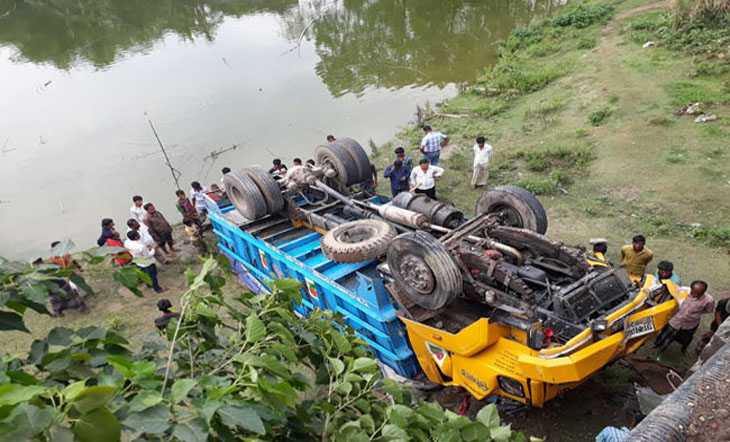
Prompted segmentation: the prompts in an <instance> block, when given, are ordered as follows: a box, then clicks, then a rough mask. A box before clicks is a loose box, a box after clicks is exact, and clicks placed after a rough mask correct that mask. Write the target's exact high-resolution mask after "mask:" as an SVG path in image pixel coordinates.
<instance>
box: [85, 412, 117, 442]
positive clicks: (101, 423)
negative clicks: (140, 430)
mask: <svg viewBox="0 0 730 442" xmlns="http://www.w3.org/2000/svg"><path fill="white" fill-rule="evenodd" d="M73 433H74V436H76V439H77V440H78V441H79V442H101V441H104V442H114V441H118V440H119V438H120V437H121V435H122V431H121V428H120V427H119V420H117V417H116V416H114V415H113V414H111V413H110V412H109V411H108V410H106V409H105V408H99V409H98V410H95V411H92V412H91V413H88V414H83V415H82V416H81V418H79V420H78V421H76V423H75V424H74V426H73Z"/></svg>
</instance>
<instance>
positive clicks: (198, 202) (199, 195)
mask: <svg viewBox="0 0 730 442" xmlns="http://www.w3.org/2000/svg"><path fill="white" fill-rule="evenodd" d="M207 193H208V188H207V187H205V186H203V185H201V186H200V192H198V191H197V190H195V189H193V188H191V189H190V197H191V198H193V199H194V200H195V209H196V210H203V209H205V199H204V198H205V194H207Z"/></svg>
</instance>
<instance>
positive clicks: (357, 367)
mask: <svg viewBox="0 0 730 442" xmlns="http://www.w3.org/2000/svg"><path fill="white" fill-rule="evenodd" d="M352 369H353V370H354V371H360V372H363V373H368V372H374V371H375V370H377V369H378V361H376V360H375V359H372V358H357V359H355V362H354V364H353V366H352Z"/></svg>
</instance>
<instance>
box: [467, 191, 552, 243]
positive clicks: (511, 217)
mask: <svg viewBox="0 0 730 442" xmlns="http://www.w3.org/2000/svg"><path fill="white" fill-rule="evenodd" d="M475 212H476V213H475V214H476V215H481V214H482V213H485V212H486V213H499V212H501V213H502V214H503V216H504V218H503V225H505V226H509V227H519V228H523V229H529V230H532V231H533V232H537V233H539V234H541V235H544V234H545V232H547V228H548V219H547V214H546V213H545V208H544V207H543V206H542V204H541V203H540V201H539V200H538V199H537V197H535V195H533V194H532V193H531V192H528V191H527V190H525V189H523V188H522V187H517V186H497V187H495V188H494V189H491V190H487V191H486V192H484V193H483V194H482V196H481V197H479V199H478V200H477V204H476V209H475Z"/></svg>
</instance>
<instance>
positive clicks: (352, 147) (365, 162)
mask: <svg viewBox="0 0 730 442" xmlns="http://www.w3.org/2000/svg"><path fill="white" fill-rule="evenodd" d="M335 143H336V144H339V145H340V146H342V147H343V148H344V149H345V150H346V151H347V153H349V154H350V156H351V157H352V160H353V161H354V162H355V165H356V166H357V170H358V174H359V176H358V179H357V182H363V181H367V180H368V179H370V175H371V172H370V158H368V154H367V153H366V152H365V149H363V148H362V146H361V145H360V143H358V142H357V141H355V140H353V139H352V138H338V139H337V141H335Z"/></svg>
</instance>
